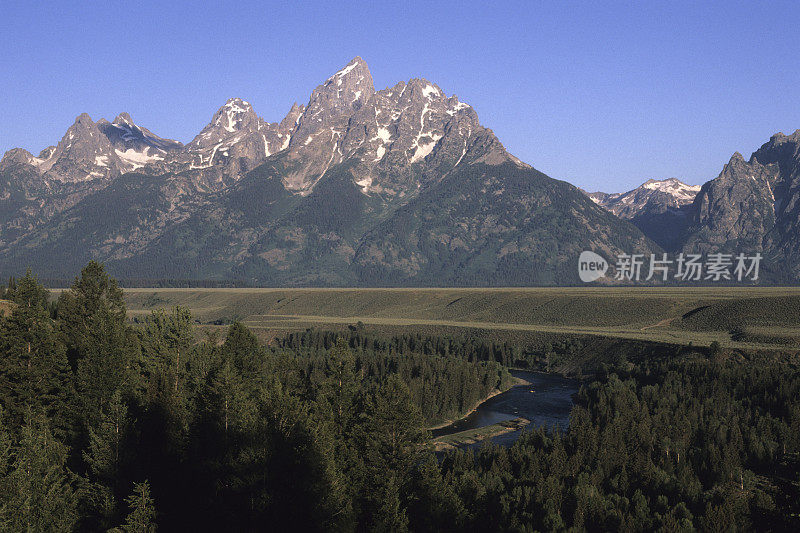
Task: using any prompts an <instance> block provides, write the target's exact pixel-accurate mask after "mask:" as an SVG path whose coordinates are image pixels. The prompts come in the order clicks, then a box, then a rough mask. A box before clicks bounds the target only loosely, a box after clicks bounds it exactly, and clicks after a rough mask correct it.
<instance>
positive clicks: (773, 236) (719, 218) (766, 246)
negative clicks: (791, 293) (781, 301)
mask: <svg viewBox="0 0 800 533" xmlns="http://www.w3.org/2000/svg"><path fill="white" fill-rule="evenodd" d="M683 248H684V249H685V250H708V251H722V252H730V253H748V254H752V253H755V252H761V253H763V255H764V257H765V259H764V268H765V269H766V272H767V275H771V276H772V279H774V280H775V281H778V282H796V281H797V280H798V279H800V130H798V131H795V132H794V133H793V134H792V135H789V136H787V135H784V134H782V133H778V134H776V135H773V136H772V138H770V140H769V142H767V143H765V144H764V145H763V146H761V148H759V149H758V150H756V151H755V152H754V153H753V154H752V156H750V159H749V160H748V161H745V160H744V158H743V157H742V155H741V154H739V153H738V152H736V153H735V154H734V155H733V157H731V159H730V161H729V162H728V164H726V165H725V166H724V167H723V169H722V172H721V173H720V175H719V176H718V177H717V178H716V179H713V180H711V181H709V182H708V183H706V184H705V185H703V188H702V189H701V190H700V192H699V193H698V195H697V198H696V199H695V201H694V204H693V205H692V213H691V221H690V225H689V228H688V230H687V237H686V239H685V242H684V245H683Z"/></svg>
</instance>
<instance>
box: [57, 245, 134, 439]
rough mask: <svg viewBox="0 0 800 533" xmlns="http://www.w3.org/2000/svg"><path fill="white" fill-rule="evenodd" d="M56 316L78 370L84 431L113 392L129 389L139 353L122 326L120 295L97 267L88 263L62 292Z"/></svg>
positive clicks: (131, 334) (98, 414)
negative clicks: (70, 285)
mask: <svg viewBox="0 0 800 533" xmlns="http://www.w3.org/2000/svg"><path fill="white" fill-rule="evenodd" d="M57 314H58V318H59V322H60V324H61V330H62V335H63V338H64V341H65V344H66V346H67V349H68V357H69V358H70V361H71V362H72V363H73V364H74V365H75V366H76V367H77V389H78V392H79V393H80V397H81V400H82V414H83V416H84V418H85V419H86V422H87V426H92V425H96V424H97V422H98V421H99V418H100V412H101V409H103V408H105V407H106V405H107V403H108V402H109V400H110V399H111V396H112V395H113V394H114V392H115V391H117V390H119V389H123V388H125V387H126V386H127V385H128V383H129V378H130V368H131V362H132V360H133V355H134V353H136V351H138V346H137V343H136V340H135V334H134V333H133V331H132V330H130V329H129V328H128V327H127V325H126V322H125V321H126V317H125V302H124V300H123V299H122V290H120V289H119V287H117V282H116V281H115V280H114V279H113V278H111V277H109V276H108V274H107V273H106V272H105V269H104V268H103V266H102V265H101V264H100V263H97V262H95V261H91V262H90V263H89V264H88V265H87V266H86V267H84V269H83V270H82V271H81V275H80V277H78V278H76V280H75V282H74V283H73V285H72V288H71V289H70V290H68V291H64V292H63V293H61V296H60V297H59V300H58V307H57Z"/></svg>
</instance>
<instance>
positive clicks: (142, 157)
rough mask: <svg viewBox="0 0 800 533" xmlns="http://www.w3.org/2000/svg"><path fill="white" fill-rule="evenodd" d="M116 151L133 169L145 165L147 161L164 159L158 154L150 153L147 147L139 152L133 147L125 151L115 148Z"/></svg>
mask: <svg viewBox="0 0 800 533" xmlns="http://www.w3.org/2000/svg"><path fill="white" fill-rule="evenodd" d="M114 152H115V153H116V154H117V156H118V157H119V158H120V159H121V160H122V162H123V163H126V164H127V165H128V166H130V167H132V168H131V170H136V169H137V168H141V167H143V166H145V165H146V164H147V163H152V162H153V161H162V160H163V159H164V158H163V157H161V156H158V155H149V154H148V153H147V149H145V150H144V151H142V152H137V151H136V150H134V149H133V148H128V149H127V150H125V151H124V152H123V151H121V150H114Z"/></svg>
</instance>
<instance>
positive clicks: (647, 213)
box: [588, 178, 700, 250]
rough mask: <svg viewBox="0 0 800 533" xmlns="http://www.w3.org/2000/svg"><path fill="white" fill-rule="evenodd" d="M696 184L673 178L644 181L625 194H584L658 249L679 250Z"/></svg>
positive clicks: (697, 188) (697, 187)
mask: <svg viewBox="0 0 800 533" xmlns="http://www.w3.org/2000/svg"><path fill="white" fill-rule="evenodd" d="M699 191H700V186H699V185H687V184H685V183H683V182H682V181H680V180H678V179H677V178H669V179H665V180H652V179H651V180H647V181H646V182H644V183H643V184H642V185H640V186H639V187H637V188H636V189H633V190H632V191H628V192H625V193H612V194H609V193H604V192H593V193H588V195H589V198H591V199H592V200H593V201H594V202H595V203H597V204H598V205H601V206H603V207H604V208H606V209H608V210H609V211H611V212H612V213H614V214H615V215H617V216H618V217H620V218H624V219H626V220H630V221H631V222H632V223H633V224H634V225H635V226H636V227H637V228H639V229H640V230H642V232H643V233H644V234H645V235H647V236H648V237H650V238H651V239H653V240H654V241H655V242H656V243H658V244H659V246H661V247H662V248H664V249H666V250H674V249H676V248H677V247H679V246H680V245H681V243H682V239H683V238H684V233H685V231H686V227H687V226H688V224H689V213H690V211H691V205H692V202H693V201H694V199H695V197H696V196H697V193H698V192H699Z"/></svg>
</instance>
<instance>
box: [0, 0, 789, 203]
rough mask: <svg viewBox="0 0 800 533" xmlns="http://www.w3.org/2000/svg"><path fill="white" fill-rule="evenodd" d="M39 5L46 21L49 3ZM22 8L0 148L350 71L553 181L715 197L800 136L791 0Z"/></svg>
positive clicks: (270, 102)
mask: <svg viewBox="0 0 800 533" xmlns="http://www.w3.org/2000/svg"><path fill="white" fill-rule="evenodd" d="M37 4H40V5H37ZM287 4H293V3H292V2H285V3H283V2H282V3H276V4H273V3H270V2H263V1H259V2H242V3H239V4H238V5H237V4H236V3H234V2H230V1H229V2H202V3H200V2H197V3H188V2H181V1H160V2H148V1H141V2H116V1H107V0H104V1H100V2H96V1H80V2H53V3H52V4H50V5H48V4H47V3H44V2H42V3H38V2H16V1H14V0H12V1H8V0H7V1H5V2H3V8H2V10H0V94H2V97H0V151H5V150H8V149H10V148H12V147H16V146H21V147H23V148H26V149H28V150H30V151H31V152H33V153H34V154H37V153H38V152H39V151H40V150H41V149H42V148H45V147H46V146H48V145H51V144H56V143H57V142H58V140H59V139H60V138H61V137H62V135H63V134H64V131H65V130H66V129H67V127H69V126H70V125H71V124H72V122H73V120H74V118H75V117H76V116H77V115H78V114H80V113H82V112H87V113H89V114H90V115H91V116H92V118H93V119H95V120H98V119H100V118H101V117H106V118H108V119H109V120H112V119H113V118H114V117H115V116H116V115H117V114H118V113H119V112H121V111H128V112H129V113H130V114H131V115H132V117H133V119H134V121H136V122H137V123H138V124H141V125H143V126H145V127H147V128H149V129H151V130H152V131H154V132H155V133H156V134H158V135H161V136H164V137H170V138H174V139H178V140H180V141H183V142H188V141H189V140H191V139H192V138H193V137H194V135H196V134H197V133H198V132H199V131H200V129H201V128H202V127H203V126H204V125H205V124H207V123H208V122H209V120H210V118H211V116H212V115H213V113H214V112H215V111H216V109H218V108H219V107H220V106H221V105H222V104H224V103H225V100H227V99H228V98H229V97H233V96H239V97H242V98H244V99H246V100H248V101H249V102H250V103H251V104H252V105H253V107H254V108H255V110H256V112H257V113H258V114H259V115H261V116H262V117H264V118H265V119H267V120H270V121H277V120H280V119H281V118H282V117H283V116H284V115H285V114H286V112H287V111H288V110H289V107H290V106H291V104H292V102H295V101H297V102H298V103H306V102H307V100H308V97H309V95H310V93H311V91H312V90H313V89H314V87H316V86H317V85H318V84H319V83H321V82H323V81H324V80H325V79H326V78H327V77H328V76H330V75H331V74H333V73H334V72H336V71H337V70H338V69H339V68H341V67H342V66H343V65H345V64H346V63H347V62H348V61H349V60H350V59H351V58H352V57H354V56H356V55H360V56H362V57H363V58H364V59H365V60H366V62H367V63H368V64H369V66H370V69H371V71H372V75H373V78H374V79H375V86H376V88H377V89H381V88H384V87H387V86H391V85H394V84H395V83H396V82H397V81H400V80H408V79H409V78H413V77H423V78H426V79H428V80H430V81H433V82H435V83H437V84H438V85H439V86H440V87H442V89H443V90H444V91H445V92H446V93H447V94H448V95H450V94H457V95H458V96H459V98H460V99H461V101H464V102H467V103H469V104H471V105H473V107H474V108H475V109H476V111H477V112H478V116H479V117H480V119H481V123H482V124H483V125H485V126H487V127H489V128H492V129H493V130H494V131H495V133H496V134H497V135H498V137H499V138H500V140H501V141H502V142H503V143H504V144H505V146H506V147H507V148H508V150H509V151H510V152H511V153H513V154H515V155H516V156H518V157H519V158H521V159H522V160H524V161H526V162H528V163H530V164H532V165H533V166H535V167H536V168H537V169H539V170H541V171H543V172H545V173H547V174H548V175H550V176H552V177H554V178H559V179H566V180H568V181H570V182H572V183H574V184H576V185H579V186H581V187H584V188H588V189H591V190H606V191H622V190H627V189H631V188H633V187H635V186H637V185H638V184H640V183H641V182H643V181H645V180H646V179H648V178H666V177H678V178H681V179H683V180H685V181H687V182H689V183H692V184H696V183H702V182H704V181H706V180H709V179H712V178H714V177H716V175H717V174H718V173H719V171H720V169H721V167H722V165H723V164H724V163H725V162H727V161H728V159H729V158H730V156H731V154H732V153H733V152H734V151H737V150H738V151H740V152H741V153H743V154H744V155H745V157H749V155H750V153H751V152H753V151H754V150H756V149H757V148H758V147H759V146H760V145H761V144H763V143H764V142H766V141H767V140H768V139H769V137H770V136H771V135H772V134H773V133H775V132H778V131H783V132H785V133H790V132H792V131H794V130H795V129H798V128H800V96H799V95H800V91H798V88H800V63H798V55H799V54H798V52H799V51H800V31H799V30H798V29H799V28H800V4H798V3H797V2H779V1H774V2H733V1H725V2H717V3H716V4H715V3H714V2H698V1H693V2H655V1H653V2H650V1H639V2H629V3H628V2H569V1H563V0H551V1H548V2H533V1H528V2H498V3H496V4H497V5H495V3H494V2H485V1H479V2H467V1H464V2H448V3H439V2H420V3H417V4H412V3H411V2H392V1H384V2H364V3H355V2H352V3H351V2H342V1H339V2H318V3H311V2H303V3H302V6H298V5H287Z"/></svg>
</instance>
